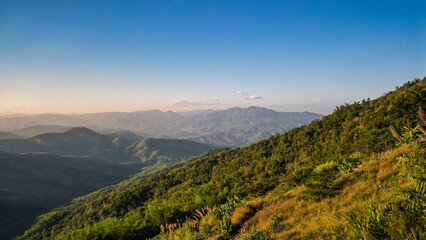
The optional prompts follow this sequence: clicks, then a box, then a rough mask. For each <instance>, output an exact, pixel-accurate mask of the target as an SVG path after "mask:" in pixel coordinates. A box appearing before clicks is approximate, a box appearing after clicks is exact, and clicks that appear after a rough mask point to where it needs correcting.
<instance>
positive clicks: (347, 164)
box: [337, 152, 365, 173]
mask: <svg viewBox="0 0 426 240" xmlns="http://www.w3.org/2000/svg"><path fill="white" fill-rule="evenodd" d="M363 158H365V154H362V153H360V152H355V153H353V154H351V155H350V156H348V157H343V156H342V157H340V158H339V160H338V161H337V168H338V169H339V171H340V172H341V173H351V172H353V170H354V168H357V167H358V166H359V165H360V164H361V163H362V159H363Z"/></svg>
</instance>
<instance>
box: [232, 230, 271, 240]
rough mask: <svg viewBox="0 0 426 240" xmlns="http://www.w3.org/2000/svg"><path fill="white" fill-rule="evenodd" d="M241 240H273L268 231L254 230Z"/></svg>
mask: <svg viewBox="0 0 426 240" xmlns="http://www.w3.org/2000/svg"><path fill="white" fill-rule="evenodd" d="M240 240H272V238H271V236H270V234H269V232H268V231H265V230H257V229H252V230H251V231H250V232H249V233H248V234H246V235H244V236H242V237H241V238H240Z"/></svg>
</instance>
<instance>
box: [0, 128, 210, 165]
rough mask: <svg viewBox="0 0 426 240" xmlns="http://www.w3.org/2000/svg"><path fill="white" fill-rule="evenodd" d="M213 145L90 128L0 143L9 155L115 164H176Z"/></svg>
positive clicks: (0, 149)
mask: <svg viewBox="0 0 426 240" xmlns="http://www.w3.org/2000/svg"><path fill="white" fill-rule="evenodd" d="M210 149H212V146H209V145H206V144H201V143H197V142H193V141H189V140H168V139H151V138H144V139H142V140H129V139H124V138H113V137H112V136H108V135H104V134H99V133H96V132H94V131H92V130H90V129H88V128H84V127H77V128H72V129H70V130H68V131H66V132H64V133H45V134H41V135H37V136H34V137H32V138H28V139H7V140H0V151H5V152H10V153H49V154H54V155H62V156H64V155H66V156H91V157H97V158H105V159H109V160H114V161H116V162H143V163H145V164H147V165H154V164H157V163H158V162H164V161H175V160H179V159H182V158H190V157H194V156H197V155H200V154H202V153H204V152H206V151H208V150H210Z"/></svg>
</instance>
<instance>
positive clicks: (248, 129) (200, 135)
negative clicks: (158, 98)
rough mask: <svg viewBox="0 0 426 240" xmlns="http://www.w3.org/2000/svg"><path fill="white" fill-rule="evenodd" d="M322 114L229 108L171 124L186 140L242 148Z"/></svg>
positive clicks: (261, 108) (259, 108)
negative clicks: (183, 134)
mask: <svg viewBox="0 0 426 240" xmlns="http://www.w3.org/2000/svg"><path fill="white" fill-rule="evenodd" d="M321 117H322V115H320V114H316V113H310V112H302V113H298V112H276V111H274V110H271V109H267V108H263V107H249V108H230V109H227V110H221V111H215V112H208V113H205V114H198V115H195V116H192V117H190V118H188V119H185V120H183V121H180V122H178V123H175V124H173V127H172V128H176V129H180V131H182V132H185V133H188V134H189V133H190V134H191V135H192V136H186V137H187V138H189V139H191V140H194V141H198V142H202V143H210V144H214V145H220V146H224V145H226V146H234V147H235V146H244V145H247V144H249V143H253V142H256V141H258V140H261V139H264V138H267V137H268V136H270V135H273V134H276V133H282V132H284V131H287V130H290V129H292V128H294V127H299V126H301V125H304V124H307V123H310V122H311V121H312V120H314V119H318V118H321Z"/></svg>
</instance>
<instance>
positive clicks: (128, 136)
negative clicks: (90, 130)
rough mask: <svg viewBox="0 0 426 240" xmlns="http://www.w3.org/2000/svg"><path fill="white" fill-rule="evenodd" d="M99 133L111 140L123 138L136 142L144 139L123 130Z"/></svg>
mask: <svg viewBox="0 0 426 240" xmlns="http://www.w3.org/2000/svg"><path fill="white" fill-rule="evenodd" d="M101 133H103V134H105V135H108V136H111V137H113V138H124V139H127V140H138V139H142V138H144V137H142V136H139V135H137V134H134V133H133V132H130V131H125V130H115V131H106V132H101Z"/></svg>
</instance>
